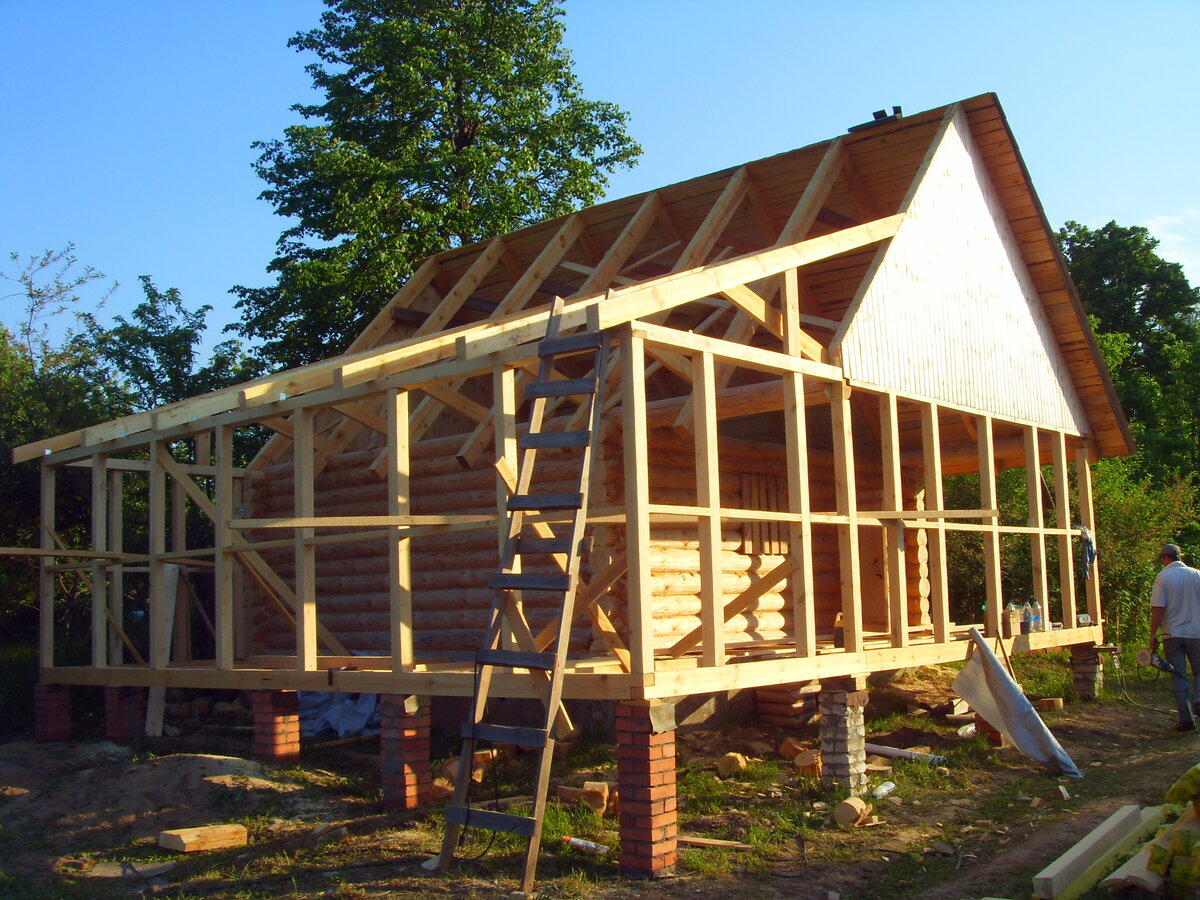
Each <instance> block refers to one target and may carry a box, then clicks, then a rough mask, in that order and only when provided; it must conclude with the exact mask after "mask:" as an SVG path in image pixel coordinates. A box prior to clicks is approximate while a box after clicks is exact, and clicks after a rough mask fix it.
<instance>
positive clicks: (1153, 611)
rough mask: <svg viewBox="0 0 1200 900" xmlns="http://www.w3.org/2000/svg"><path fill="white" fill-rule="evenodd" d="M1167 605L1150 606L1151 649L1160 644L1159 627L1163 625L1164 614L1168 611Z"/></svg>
mask: <svg viewBox="0 0 1200 900" xmlns="http://www.w3.org/2000/svg"><path fill="white" fill-rule="evenodd" d="M1166 611H1167V608H1166V607H1165V606H1152V607H1150V649H1151V650H1153V649H1154V648H1155V647H1157V646H1158V629H1159V626H1160V625H1162V620H1163V615H1164V614H1165V613H1166Z"/></svg>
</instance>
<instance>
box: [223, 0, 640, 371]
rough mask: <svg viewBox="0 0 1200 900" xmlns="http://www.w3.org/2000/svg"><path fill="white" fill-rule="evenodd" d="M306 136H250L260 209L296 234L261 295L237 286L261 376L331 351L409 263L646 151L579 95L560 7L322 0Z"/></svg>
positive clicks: (572, 202) (451, 0)
mask: <svg viewBox="0 0 1200 900" xmlns="http://www.w3.org/2000/svg"><path fill="white" fill-rule="evenodd" d="M326 3H327V5H328V6H329V10H328V11H326V12H325V13H324V14H323V15H322V17H321V26H320V27H319V28H315V29H313V30H311V31H308V32H301V33H299V34H297V35H296V36H295V37H293V38H292V40H291V41H290V42H289V45H290V46H292V47H295V48H296V49H297V50H299V51H311V52H313V53H316V54H317V56H318V57H319V60H320V61H319V62H316V63H313V64H311V65H310V66H308V73H309V74H310V75H311V76H312V80H313V84H314V86H315V87H316V88H317V89H318V90H320V91H321V92H322V93H323V95H324V101H323V102H321V103H319V104H309V105H306V104H300V105H297V106H295V107H294V109H295V110H296V111H298V112H299V113H301V114H302V115H303V116H304V118H305V119H307V120H309V121H311V122H313V123H314V124H306V125H296V126H293V127H291V128H288V129H287V130H286V132H285V134H284V137H283V139H282V140H274V141H266V142H259V143H257V144H255V147H256V148H257V149H259V150H261V151H262V155H261V156H260V157H259V159H258V162H257V164H256V166H255V168H256V171H257V172H258V174H259V176H260V177H261V178H262V179H263V180H264V181H266V182H267V184H268V185H269V187H268V188H267V190H265V191H264V192H263V193H262V195H261V196H262V198H263V199H265V200H267V201H269V202H270V203H271V204H272V205H273V206H274V207H275V211H276V212H277V213H279V214H280V215H282V216H287V217H289V218H291V219H292V221H293V224H292V225H290V226H289V227H288V228H287V230H285V231H284V232H283V234H282V235H281V236H280V238H279V242H278V246H277V249H278V256H277V257H276V258H275V259H274V260H273V261H272V262H271V264H270V265H269V266H268V267H267V268H268V271H269V272H271V273H274V275H275V278H276V281H275V283H274V284H271V285H269V286H267V287H261V288H253V287H242V286H239V287H235V288H234V289H233V290H234V293H236V294H237V295H238V296H239V298H240V300H239V301H238V304H237V305H238V308H239V309H241V310H242V312H243V316H244V318H243V321H242V322H241V323H240V324H239V325H237V326H235V327H236V330H237V331H239V332H240V333H241V334H242V335H243V336H244V337H247V338H250V339H253V340H254V341H256V342H259V341H261V342H262V343H261V347H260V349H259V352H260V353H261V355H262V357H263V359H264V360H265V361H266V362H267V363H268V364H269V365H274V366H291V365H296V364H301V363H304V362H309V361H312V360H314V359H319V358H323V357H325V356H328V355H330V354H332V353H336V352H340V351H341V350H342V349H344V347H345V346H346V345H347V344H348V342H349V341H350V339H351V338H352V337H353V336H354V334H356V333H357V332H358V331H359V330H361V327H362V326H363V324H364V322H365V320H366V319H367V318H368V317H370V316H371V315H373V314H374V313H375V312H376V311H377V310H378V309H379V308H380V307H381V306H382V304H383V303H384V302H385V301H386V300H387V298H388V297H390V296H391V295H392V293H393V292H394V291H395V289H396V287H397V285H398V283H399V282H401V281H402V280H403V279H404V278H405V277H406V276H408V275H409V274H410V273H411V271H412V268H413V265H414V263H415V262H416V261H417V260H419V259H421V258H422V257H425V256H427V255H429V254H431V253H435V252H438V251H440V250H443V249H445V248H447V247H453V246H458V245H462V244H467V243H471V242H474V241H477V240H481V239H483V238H486V237H489V236H492V235H495V234H501V233H504V232H507V231H511V230H513V229H514V228H517V227H520V226H522V225H525V224H528V223H531V222H535V221H539V220H541V219H544V218H547V217H552V216H557V215H562V214H564V213H567V212H569V211H571V210H572V209H575V208H578V207H579V206H581V205H586V204H588V203H592V202H595V201H596V200H598V199H599V198H600V197H601V196H602V193H603V188H604V186H605V184H606V182H607V174H608V173H611V172H612V171H614V169H615V168H616V167H618V166H624V167H628V166H630V165H632V164H633V162H634V160H635V159H636V158H637V157H638V156H639V155H640V153H641V148H640V147H639V146H638V145H637V144H636V143H634V142H633V141H632V140H631V139H630V138H629V137H628V135H627V134H626V133H625V123H626V118H627V116H626V114H625V113H623V112H621V111H620V110H619V109H618V108H617V107H616V106H615V105H613V104H611V103H604V102H598V101H593V100H587V99H585V98H584V97H583V93H582V88H581V85H580V83H579V81H578V79H577V78H576V77H575V75H574V74H573V72H572V69H571V57H570V54H569V52H568V51H567V50H566V49H565V48H564V47H563V46H562V40H563V23H562V17H563V10H562V8H561V3H562V0H405V2H399V0H326Z"/></svg>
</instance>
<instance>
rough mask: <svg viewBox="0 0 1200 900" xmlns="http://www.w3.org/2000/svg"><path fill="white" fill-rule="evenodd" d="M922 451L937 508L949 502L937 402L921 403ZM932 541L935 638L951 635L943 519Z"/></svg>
mask: <svg viewBox="0 0 1200 900" xmlns="http://www.w3.org/2000/svg"><path fill="white" fill-rule="evenodd" d="M921 452H922V456H923V461H924V468H925V503H926V505H931V506H933V507H934V508H936V509H941V508H942V507H944V506H945V505H946V503H945V491H944V488H943V486H942V438H941V426H940V424H939V423H938V406H937V404H936V403H923V404H921ZM930 530H931V532H932V533H931V535H930V537H931V540H930V541H929V544H928V547H929V605H930V610H929V614H930V618H931V621H932V624H933V638H934V640H935V641H937V642H938V643H945V642H946V641H948V640H949V639H950V579H949V575H948V573H947V565H946V563H947V560H946V531H945V528H944V527H943V525H942V523H941V522H938V523H936V524H934V525H933V526H932V528H931V529H930Z"/></svg>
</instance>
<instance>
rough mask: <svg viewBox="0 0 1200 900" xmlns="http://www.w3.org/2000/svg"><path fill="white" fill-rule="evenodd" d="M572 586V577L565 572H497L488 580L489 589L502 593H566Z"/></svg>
mask: <svg viewBox="0 0 1200 900" xmlns="http://www.w3.org/2000/svg"><path fill="white" fill-rule="evenodd" d="M570 586H571V576H569V575H567V574H566V573H565V572H564V573H559V574H551V575H534V574H526V573H525V572H497V573H496V574H495V575H493V576H492V577H491V578H490V579H489V580H488V587H491V588H496V589H497V590H502V591H565V590H567V589H568V588H569V587H570Z"/></svg>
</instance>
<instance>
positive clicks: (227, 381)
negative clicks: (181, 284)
mask: <svg viewBox="0 0 1200 900" xmlns="http://www.w3.org/2000/svg"><path fill="white" fill-rule="evenodd" d="M140 281H141V283H142V291H143V293H144V294H145V296H146V299H145V300H144V301H143V302H141V303H139V304H138V305H137V306H136V307H135V308H134V310H133V312H132V313H131V314H130V317H129V318H128V319H126V318H125V317H124V316H117V317H116V319H115V320H114V324H113V325H112V326H111V327H108V328H106V327H104V326H103V325H101V324H100V323H99V322H98V321H97V320H96V319H95V317H94V316H91V315H85V316H84V321H85V322H86V325H87V331H88V336H89V338H90V340H91V342H92V345H93V346H94V347H95V352H96V353H97V355H98V356H99V357H100V358H101V359H102V360H104V361H105V362H106V363H107V364H108V365H110V366H111V367H112V369H113V371H114V372H115V373H117V374H118V376H119V378H120V380H121V382H122V384H123V386H124V388H125V390H126V391H127V392H128V393H129V395H130V398H131V401H132V403H133V406H134V407H135V408H137V409H152V408H154V407H156V406H163V405H164V404H167V403H175V402H178V401H180V400H186V399H187V398H188V397H195V396H198V395H200V394H206V393H208V392H209V391H215V390H217V389H219V388H223V387H228V386H229V385H232V384H238V383H240V382H242V381H248V380H250V379H251V378H253V377H254V376H255V375H257V374H258V372H257V369H256V367H255V364H254V362H253V361H252V360H251V359H250V358H249V357H248V356H247V355H246V354H245V353H244V352H243V350H242V346H241V343H240V342H239V341H237V340H229V341H224V342H222V343H220V344H218V345H217V346H216V347H215V348H214V349H213V355H212V358H211V359H210V360H209V362H208V363H207V364H206V365H204V366H202V367H199V368H198V367H197V365H198V360H199V356H200V344H201V342H202V341H203V339H204V334H205V330H206V320H207V318H208V313H210V312H211V311H212V307H211V306H209V305H204V306H201V307H199V308H198V309H196V310H194V311H193V310H189V309H188V308H187V307H186V306H185V305H184V302H183V298H182V297H181V296H180V294H179V289H178V288H167V289H166V290H165V291H160V290H159V289H158V288H157V287H155V285H154V282H153V280H151V278H150V276H149V275H142V276H140Z"/></svg>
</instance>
